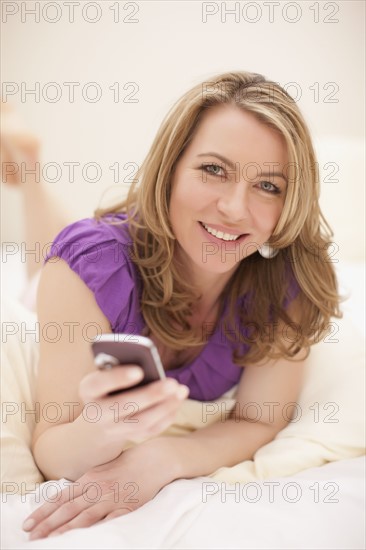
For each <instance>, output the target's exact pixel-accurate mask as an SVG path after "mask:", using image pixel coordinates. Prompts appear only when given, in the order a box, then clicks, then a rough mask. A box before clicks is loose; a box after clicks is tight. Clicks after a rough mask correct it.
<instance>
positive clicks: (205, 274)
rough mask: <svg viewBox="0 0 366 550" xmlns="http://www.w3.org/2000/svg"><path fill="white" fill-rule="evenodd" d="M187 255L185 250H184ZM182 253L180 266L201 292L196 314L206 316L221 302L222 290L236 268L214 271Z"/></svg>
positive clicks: (179, 260)
mask: <svg viewBox="0 0 366 550" xmlns="http://www.w3.org/2000/svg"><path fill="white" fill-rule="evenodd" d="M182 253H183V255H184V256H185V254H184V252H183V251H182ZM184 256H183V257H182V254H181V255H180V257H179V259H178V262H179V268H180V269H181V270H182V272H183V273H184V276H185V278H186V279H187V280H188V281H190V282H191V283H192V286H194V288H195V289H196V290H197V291H198V293H199V296H200V298H199V300H198V302H197V307H196V308H195V312H197V313H196V314H195V315H194V316H198V317H202V318H204V319H205V318H206V317H207V316H209V315H210V313H211V312H212V310H214V309H215V307H217V306H218V304H219V299H220V297H221V295H222V292H223V290H224V288H225V286H226V284H227V283H228V281H229V279H230V278H231V276H232V275H233V273H234V271H235V270H236V268H237V266H235V269H232V270H230V271H228V272H226V273H212V272H209V271H205V270H203V269H200V268H199V267H198V266H196V265H195V264H194V263H193V262H191V261H190V260H189V259H188V258H187V257H184Z"/></svg>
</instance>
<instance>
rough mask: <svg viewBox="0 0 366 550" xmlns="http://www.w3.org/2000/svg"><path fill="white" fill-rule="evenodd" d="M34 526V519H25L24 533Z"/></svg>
mask: <svg viewBox="0 0 366 550" xmlns="http://www.w3.org/2000/svg"><path fill="white" fill-rule="evenodd" d="M35 524H36V522H35V521H34V519H32V518H29V519H26V520H25V522H24V523H23V529H24V531H29V530H30V529H32V528H33V527H34V526H35Z"/></svg>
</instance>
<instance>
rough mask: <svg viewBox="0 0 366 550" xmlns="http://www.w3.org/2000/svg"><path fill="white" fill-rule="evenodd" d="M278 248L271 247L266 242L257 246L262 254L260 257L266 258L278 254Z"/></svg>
mask: <svg viewBox="0 0 366 550" xmlns="http://www.w3.org/2000/svg"><path fill="white" fill-rule="evenodd" d="M278 250H279V249H278V248H273V246H271V245H270V244H268V243H264V244H262V246H261V247H260V248H259V250H258V252H259V254H260V255H261V256H262V258H266V259H267V260H270V259H271V258H274V257H275V256H277V254H278Z"/></svg>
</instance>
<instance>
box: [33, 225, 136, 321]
mask: <svg viewBox="0 0 366 550" xmlns="http://www.w3.org/2000/svg"><path fill="white" fill-rule="evenodd" d="M121 219H125V216H124V215H122V214H119V215H118V216H117V215H113V217H112V216H108V217H105V218H104V219H103V220H101V221H97V220H95V219H94V218H85V219H82V220H79V221H76V222H73V223H71V224H69V225H68V226H66V227H65V228H63V229H62V231H60V233H59V234H58V235H57V236H56V237H55V239H54V240H53V242H52V244H51V247H50V249H49V251H48V253H47V255H46V257H45V260H44V262H45V263H46V262H48V261H52V262H57V261H58V260H59V258H61V259H63V260H64V261H65V262H66V263H67V264H68V266H69V267H70V269H72V270H73V271H74V272H75V273H77V275H78V276H79V277H80V278H81V279H82V280H83V281H84V283H85V284H86V285H87V286H88V287H89V288H90V290H91V291H92V292H93V293H94V295H95V298H96V301H97V303H98V305H99V307H100V308H101V310H102V311H103V313H104V314H105V315H106V317H107V318H108V319H109V321H110V323H111V327H112V330H113V331H115V330H118V329H119V328H120V322H121V319H124V320H126V321H128V317H129V312H130V310H131V302H132V301H134V300H135V297H134V296H132V294H133V293H134V290H135V288H136V282H137V280H138V272H137V270H136V268H135V266H134V264H133V262H132V260H131V244H132V240H131V237H130V235H129V232H128V225H127V224H118V225H116V224H115V223H116V222H118V221H119V220H121ZM110 221H113V222H114V224H111V223H110Z"/></svg>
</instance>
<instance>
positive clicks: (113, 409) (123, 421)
mask: <svg viewBox="0 0 366 550" xmlns="http://www.w3.org/2000/svg"><path fill="white" fill-rule="evenodd" d="M135 369H137V372H138V375H137V378H134V379H133V378H131V372H132V371H134V370H135ZM142 376H143V371H142V369H141V368H140V367H138V366H135V365H128V366H127V365H124V366H120V367H118V366H117V367H113V368H112V369H110V370H107V371H95V372H92V373H90V374H88V375H87V376H85V377H84V378H83V379H82V380H81V382H80V384H79V394H80V396H81V399H82V401H83V403H84V404H87V403H90V402H92V403H94V404H96V405H97V406H98V410H99V418H98V422H96V423H94V424H93V431H94V433H95V437H96V438H97V440H98V444H99V445H101V446H103V447H104V448H105V449H110V451H111V452H110V454H109V455H108V458H107V459H106V460H111V459H112V458H115V457H116V456H117V455H119V454H120V452H121V451H122V450H123V446H124V443H125V442H126V441H132V442H136V443H139V442H141V441H142V440H143V439H145V438H147V437H152V436H156V435H158V434H160V433H161V432H163V431H164V430H166V429H167V428H168V427H169V426H170V424H172V423H173V422H174V419H175V416H176V413H177V410H178V409H179V407H180V406H181V404H182V401H183V399H185V398H186V397H187V396H188V393H189V389H188V388H187V386H184V385H180V384H179V383H178V382H177V381H176V380H174V379H172V378H167V379H164V380H159V381H157V382H152V383H150V384H147V385H146V386H142V387H139V388H135V389H134V388H133V387H132V388H130V389H128V391H124V392H122V393H118V394H115V395H113V396H110V395H108V394H109V393H110V392H112V391H116V390H118V389H126V388H129V387H130V386H132V385H134V384H136V383H138V382H139V381H140V380H141V379H142ZM116 453H117V454H116Z"/></svg>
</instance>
